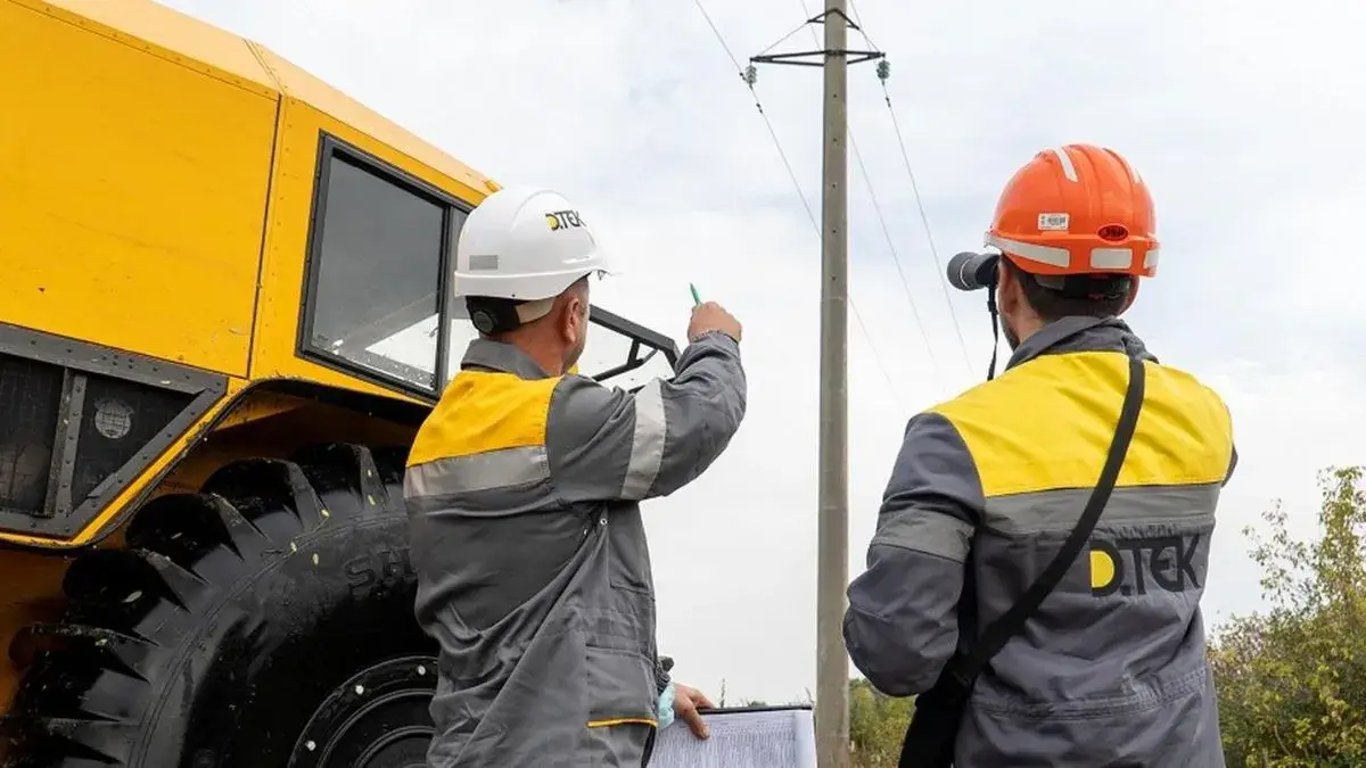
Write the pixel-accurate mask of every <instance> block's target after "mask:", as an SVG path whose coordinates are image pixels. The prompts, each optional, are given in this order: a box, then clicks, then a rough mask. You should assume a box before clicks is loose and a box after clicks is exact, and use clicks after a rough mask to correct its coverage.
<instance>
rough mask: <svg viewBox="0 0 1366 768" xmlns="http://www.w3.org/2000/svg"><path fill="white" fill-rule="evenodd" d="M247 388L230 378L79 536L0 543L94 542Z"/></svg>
mask: <svg viewBox="0 0 1366 768" xmlns="http://www.w3.org/2000/svg"><path fill="white" fill-rule="evenodd" d="M246 386H247V381H246V380H245V379H228V385H227V389H226V391H225V392H224V393H223V396H222V397H220V398H219V399H218V402H216V403H214V404H213V405H212V406H210V407H209V409H208V410H207V411H206V412H205V413H204V415H203V416H202V417H201V418H200V420H199V422H198V423H196V424H195V425H194V426H193V427H190V428H189V429H188V430H186V432H185V434H183V435H181V436H180V438H179V439H177V440H176V441H175V442H174V443H171V445H170V446H168V447H167V448H166V450H164V451H162V452H161V455H160V456H158V457H156V459H154V460H153V461H152V463H151V464H150V465H148V467H147V469H146V470H144V471H143V472H142V474H140V475H138V476H137V478H135V479H134V480H133V481H132V482H130V483H129V484H128V486H127V487H125V488H124V489H123V491H122V492H121V493H120V494H119V495H118V496H116V497H115V498H114V500H113V501H111V502H110V503H109V505H108V506H107V507H105V508H104V510H103V511H101V512H100V514H99V515H97V516H96V517H95V518H94V519H93V520H91V521H90V523H89V524H88V525H86V527H85V528H84V529H82V530H81V532H80V533H78V534H76V536H75V537H74V538H72V539H54V538H50V537H45V536H24V535H20V534H14V533H0V542H12V543H15V544H20V545H28V546H34V547H48V548H68V547H79V546H84V545H86V544H89V543H90V542H91V541H94V540H95V539H96V538H99V536H100V534H101V533H102V532H103V531H104V529H105V527H106V526H108V525H109V524H110V523H112V522H113V520H114V518H116V517H118V515H119V513H121V512H122V511H123V510H124V509H125V508H127V506H128V505H129V504H131V503H133V501H134V500H135V499H137V497H138V496H139V495H140V494H141V493H142V492H143V491H144V490H147V488H148V487H149V486H150V485H152V484H153V483H154V481H155V480H156V478H158V477H160V476H161V475H162V473H163V471H165V470H166V469H168V468H169V467H170V466H171V464H173V463H174V462H175V461H176V460H177V458H179V457H180V455H181V454H182V453H184V452H185V451H187V450H188V449H189V448H190V447H191V446H192V445H193V444H194V442H195V441H196V440H197V439H199V437H200V436H202V435H203V434H204V433H205V431H206V430H207V429H208V425H209V424H211V423H212V422H213V420H214V419H216V418H217V417H218V415H219V414H220V413H222V412H223V409H224V408H226V407H227V406H228V404H229V403H231V402H232V400H233V398H234V397H236V396H237V394H238V393H239V392H241V391H242V390H243V389H244V388H245V387H246ZM0 559H3V558H0Z"/></svg>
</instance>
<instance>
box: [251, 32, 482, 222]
mask: <svg viewBox="0 0 1366 768" xmlns="http://www.w3.org/2000/svg"><path fill="white" fill-rule="evenodd" d="M253 47H254V48H255V49H256V50H257V52H258V53H259V55H260V57H261V61H262V62H263V63H264V64H265V65H266V67H267V69H269V70H270V72H271V73H272V74H273V75H274V76H275V80H276V82H277V83H278V85H279V88H280V90H281V92H282V93H284V95H285V96H287V97H289V98H291V99H297V100H299V101H302V102H304V103H306V104H308V105H309V106H310V107H312V108H313V109H315V110H317V111H318V112H321V113H323V114H324V115H327V116H328V117H330V118H331V119H332V121H334V122H336V123H344V124H346V125H347V126H349V127H350V128H351V129H352V130H353V131H355V132H358V133H361V134H364V135H365V136H366V137H368V139H369V140H368V141H366V142H364V143H365V144H380V145H383V146H384V147H385V148H388V149H389V150H392V151H390V152H383V153H381V152H376V154H386V155H390V154H393V152H398V153H402V154H403V155H406V157H405V158H404V159H402V160H395V161H393V162H395V164H396V165H399V166H402V167H403V169H404V170H406V171H408V172H409V173H412V174H413V175H414V176H418V177H421V178H423V179H425V180H426V181H428V182H429V183H431V184H433V185H435V186H438V187H441V188H442V189H444V190H446V191H447V192H449V193H450V194H452V195H454V196H456V197H459V198H462V199H465V200H471V201H473V202H478V201H479V200H481V199H483V197H484V196H485V195H488V194H490V193H492V192H495V191H497V189H498V185H496V184H494V183H493V182H492V181H491V180H490V179H489V178H488V177H486V176H484V175H483V174H481V173H478V172H477V171H475V170H473V169H471V168H470V167H469V166H467V165H465V164H464V163H462V162H460V161H458V160H456V159H455V158H453V157H451V156H450V155H448V154H446V153H445V152H442V151H441V150H440V149H437V148H436V147H434V146H432V145H431V144H428V143H427V142H425V141H423V140H422V139H420V138H418V137H417V136H415V135H413V134H412V133H410V132H409V131H407V130H405V129H404V128H402V127H400V126H398V125H396V124H395V123H393V122H392V121H390V120H388V119H386V118H384V117H382V116H380V115H379V114H378V113H376V112H374V111H373V110H371V109H369V108H368V107H366V106H365V105H363V104H361V103H360V102H358V101H356V100H355V99H352V98H351V97H350V96H347V95H346V94H344V93H342V92H341V91H339V90H337V89H336V88H333V87H332V86H330V85H328V84H327V83H325V82H323V81H322V80H319V79H318V78H316V77H314V76H313V75H311V74H309V73H308V72H305V71H304V70H302V69H300V68H298V67H296V66H295V65H293V64H291V63H290V62H288V61H286V60H284V59H282V58H280V57H279V56H277V55H276V54H275V53H274V52H272V51H270V50H269V49H267V48H264V47H262V46H259V45H256V44H254V43H253ZM329 130H331V129H329ZM353 143H361V142H353ZM366 149H370V150H371V151H375V150H373V149H371V147H369V146H367V147H366ZM386 159H388V158H386ZM434 176H435V177H434Z"/></svg>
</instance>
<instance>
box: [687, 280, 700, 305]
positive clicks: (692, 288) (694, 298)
mask: <svg viewBox="0 0 1366 768" xmlns="http://www.w3.org/2000/svg"><path fill="white" fill-rule="evenodd" d="M688 290H690V291H692V303H693V306H694V307H699V306H701V305H702V297H701V296H698V295H697V286H695V285H693V284H692V283H688Z"/></svg>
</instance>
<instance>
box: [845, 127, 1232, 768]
mask: <svg viewBox="0 0 1366 768" xmlns="http://www.w3.org/2000/svg"><path fill="white" fill-rule="evenodd" d="M987 243H988V244H989V245H990V246H992V247H993V248H994V249H996V251H994V252H990V253H987V254H960V256H959V257H955V259H954V261H953V262H951V264H952V265H953V266H954V267H955V268H956V269H957V270H958V271H956V272H954V273H952V274H951V276H950V277H951V281H952V282H954V283H955V284H956V285H957V286H958V287H960V288H969V289H970V288H980V287H985V288H986V289H987V291H989V292H993V293H992V295H993V296H994V298H995V299H996V300H997V301H998V302H999V313H1000V317H1001V319H1002V320H1003V321H1004V322H1003V326H1004V332H1005V336H1006V338H1007V340H1008V341H1009V342H1010V345H1011V348H1012V349H1013V350H1014V354H1013V356H1012V357H1011V358H1010V361H1009V364H1008V366H1007V369H1006V371H1005V372H1004V373H1003V374H1002V375H1001V376H1000V377H997V378H994V379H992V380H990V381H988V382H986V383H985V384H982V385H979V386H977V387H974V388H972V389H970V390H968V391H967V392H965V393H963V394H962V395H960V396H958V397H956V398H954V399H952V400H950V401H948V402H946V403H944V404H941V405H938V406H936V407H934V408H931V409H929V410H927V411H925V412H923V413H921V414H919V415H917V416H915V417H914V418H912V419H911V421H910V423H909V424H908V426H907V428H906V433H905V438H904V442H903V444H902V447H901V453H900V455H899V456H898V457H897V459H896V462H895V465H894V466H893V469H892V473H891V479H890V481H889V482H888V484H887V487H886V492H885V495H884V497H883V502H882V507H881V510H880V512H879V515H878V521H877V531H876V534H875V535H874V537H873V540H872V543H871V545H870V546H869V548H868V559H867V563H868V564H867V570H866V572H864V573H863V574H862V575H860V576H859V577H858V578H857V579H855V580H854V582H853V583H852V584H851V585H850V587H849V609H848V612H847V614H846V616H845V623H844V636H845V641H846V645H847V647H848V650H849V653H850V655H851V657H852V658H853V661H854V663H855V665H857V667H858V668H859V669H860V670H862V671H863V673H864V674H865V675H867V677H868V679H869V681H870V682H871V683H872V684H873V685H874V686H875V687H877V688H878V689H880V690H882V691H884V692H886V693H888V694H891V695H894V696H909V695H914V694H920V698H919V699H917V701H916V713H915V718H916V720H917V725H913V726H912V731H911V734H910V735H909V737H908V739H907V742H906V750H905V751H904V752H903V756H902V761H901V766H902V767H903V768H908V767H909V766H931V765H947V764H948V762H947V761H948V760H952V761H953V764H954V765H956V766H958V767H959V768H968V767H975V766H1016V765H1019V766H1023V765H1031V766H1034V765H1037V766H1045V765H1046V766H1076V767H1077V768H1099V767H1100V766H1112V767H1118V766H1125V767H1128V768H1138V767H1139V766H1142V767H1144V768H1154V767H1159V768H1164V767H1166V766H1171V767H1172V768H1208V767H1209V766H1222V765H1223V764H1224V760H1223V756H1222V750H1221V747H1220V740H1219V724H1218V713H1217V710H1216V703H1215V691H1214V681H1213V680H1212V679H1211V677H1210V670H1209V666H1208V664H1207V662H1206V657H1205V636H1204V629H1203V624H1202V620H1201V612H1200V598H1201V595H1202V594H1203V590H1204V586H1205V582H1206V575H1207V572H1208V565H1209V552H1210V537H1211V535H1212V533H1213V530H1214V514H1215V505H1216V503H1217V501H1218V498H1219V492H1220V489H1221V487H1222V486H1223V484H1224V482H1225V481H1226V480H1227V479H1228V477H1229V475H1230V473H1231V472H1232V470H1233V465H1234V463H1235V457H1236V454H1235V452H1234V448H1233V437H1232V426H1231V420H1230V416H1229V412H1228V409H1227V408H1226V407H1225V405H1224V403H1223V401H1222V400H1221V399H1220V397H1219V396H1218V395H1217V394H1216V393H1215V392H1213V391H1212V390H1210V389H1209V388H1207V387H1206V386H1204V385H1203V384H1201V383H1200V382H1199V381H1197V380H1196V379H1195V377H1193V376H1191V375H1190V374H1189V373H1186V372H1184V371H1181V370H1179V369H1177V368H1174V367H1171V366H1168V365H1161V364H1159V363H1158V362H1157V360H1156V358H1155V357H1154V356H1153V355H1152V354H1150V353H1149V352H1148V351H1147V349H1146V348H1145V346H1144V344H1143V342H1142V341H1141V340H1140V339H1139V338H1138V336H1136V335H1135V334H1134V333H1133V331H1132V330H1130V328H1129V327H1128V325H1126V324H1125V323H1124V322H1123V321H1122V320H1120V319H1119V318H1118V315H1120V314H1121V313H1123V312H1124V311H1125V310H1126V309H1128V308H1129V306H1130V305H1131V304H1132V303H1133V301H1134V296H1135V294H1136V293H1137V290H1138V282H1139V280H1140V279H1141V278H1147V277H1151V276H1153V275H1154V274H1155V272H1156V267H1157V260H1158V243H1157V239H1156V234H1155V227H1154V218H1153V207H1152V201H1151V199H1150V197H1149V194H1148V190H1147V186H1146V185H1145V184H1144V182H1143V181H1142V179H1141V177H1140V176H1139V174H1138V172H1137V171H1135V170H1134V169H1133V168H1132V167H1131V166H1130V165H1129V164H1128V163H1127V162H1126V161H1125V160H1124V159H1123V158H1121V157H1120V156H1119V155H1118V154H1116V153H1115V152H1113V151H1111V150H1107V149H1102V148H1099V147H1095V146H1090V145H1069V146H1066V147H1059V148H1056V149H1049V150H1045V151H1043V152H1040V153H1039V154H1038V155H1037V156H1036V157H1035V158H1034V159H1033V160H1032V161H1031V162H1030V163H1028V164H1027V165H1025V166H1024V167H1023V168H1021V169H1020V171H1019V172H1018V173H1017V174H1016V175H1015V177H1014V178H1013V179H1011V181H1010V183H1009V184H1008V185H1007V187H1006V189H1005V191H1004V193H1003V194H1002V196H1001V200H1000V202H999V204H998V206H997V210H996V216H995V220H994V221H993V223H992V225H991V227H990V229H989V231H988V234H987ZM989 306H990V307H991V308H992V311H993V316H994V315H995V313H996V309H997V306H998V305H997V304H996V303H989ZM993 319H995V317H993ZM993 367H994V362H993ZM1126 370H1127V371H1128V372H1127V373H1126ZM1135 370H1137V371H1138V374H1137V375H1135V374H1134V373H1133V372H1134V371H1135ZM1145 379H1146V384H1140V385H1139V387H1138V388H1136V389H1135V390H1134V392H1135V393H1136V394H1135V395H1134V397H1133V400H1132V402H1133V403H1135V404H1141V405H1140V406H1139V407H1137V408H1132V409H1130V408H1123V409H1122V408H1121V405H1122V404H1123V403H1125V401H1126V400H1128V399H1129V398H1128V397H1126V390H1127V389H1128V387H1129V384H1130V382H1133V381H1139V382H1143V381H1144V380H1145ZM1121 413H1126V414H1130V415H1131V414H1133V413H1137V420H1136V422H1134V424H1135V425H1136V426H1135V427H1134V431H1133V432H1132V439H1131V440H1130V441H1129V442H1128V445H1127V455H1124V454H1122V453H1120V454H1116V455H1117V456H1121V457H1122V462H1123V463H1122V464H1119V465H1118V466H1119V470H1118V474H1117V475H1116V480H1115V482H1114V483H1113V491H1112V492H1111V493H1110V495H1109V497H1108V503H1106V504H1104V506H1101V507H1097V509H1098V510H1099V517H1098V518H1094V519H1095V520H1096V523H1095V525H1094V528H1092V529H1091V530H1090V532H1089V535H1087V536H1086V538H1084V539H1082V538H1076V539H1074V540H1075V541H1076V542H1078V544H1079V545H1080V547H1079V548H1077V549H1076V554H1075V559H1073V560H1071V561H1070V564H1068V565H1065V566H1063V567H1064V568H1065V571H1058V572H1061V573H1062V575H1061V578H1060V579H1059V580H1057V581H1056V582H1055V583H1054V584H1053V586H1052V587H1051V591H1047V592H1044V594H1046V596H1045V597H1043V599H1042V602H1038V603H1037V607H1036V608H1034V610H1033V611H1032V612H1029V613H1024V612H1021V611H1012V610H1011V609H1012V607H1013V606H1016V605H1029V604H1030V602H1031V601H1030V600H1029V599H1027V598H1025V597H1024V596H1025V595H1026V593H1027V592H1030V591H1032V590H1030V587H1031V585H1033V584H1034V583H1035V582H1036V581H1038V580H1040V579H1042V578H1043V577H1042V576H1041V574H1044V573H1045V572H1046V570H1048V569H1046V566H1049V565H1050V563H1051V562H1052V561H1053V560H1054V558H1055V556H1058V554H1059V553H1060V552H1063V551H1068V550H1070V549H1072V547H1067V546H1066V545H1065V544H1064V542H1065V541H1067V540H1068V539H1069V538H1071V533H1072V531H1073V530H1074V529H1078V530H1081V531H1083V533H1085V528H1084V527H1081V525H1079V521H1080V520H1082V519H1083V510H1084V509H1085V508H1087V507H1088V506H1090V498H1091V496H1092V493H1093V489H1094V488H1095V487H1096V486H1098V485H1101V486H1102V487H1103V486H1104V485H1108V484H1107V483H1101V482H1099V481H1098V478H1100V477H1101V476H1102V466H1103V465H1104V464H1106V463H1107V455H1108V453H1109V452H1110V448H1111V443H1112V440H1115V437H1116V434H1117V432H1119V431H1120V430H1118V429H1117V425H1118V424H1122V423H1125V421H1126V420H1124V419H1121ZM1120 444H1122V441H1121V442H1120ZM1097 503H1099V502H1097ZM1058 562H1059V563H1060V564H1062V563H1067V562H1068V561H1067V557H1066V556H1065V555H1064V556H1062V557H1060V558H1059V560H1058ZM1007 614H1010V615H1012V616H1024V618H1023V619H1022V620H1021V621H1015V620H1014V619H1013V618H1012V619H1010V620H1003V619H1002V617H1003V616H1006V615H1007ZM998 621H1000V622H1003V623H1001V624H998V623H997V622H998ZM1003 624H1015V625H1016V626H1017V627H1018V629H1017V630H1015V631H1010V632H1005V631H1000V632H997V631H994V630H993V628H995V627H1001V626H1003ZM989 636H994V637H1005V638H1007V639H1006V640H1005V641H1004V644H1003V645H996V644H994V643H989V642H988V641H986V640H985V639H984V638H985V637H989ZM978 643H987V645H991V646H994V647H997V648H999V650H997V651H995V653H994V655H992V656H989V658H988V660H987V661H986V663H985V665H984V666H982V665H980V664H978V663H977V662H976V661H974V659H976V658H980V656H981V651H980V649H979V646H978ZM974 667H976V668H979V669H980V673H976V674H975V677H974V676H973V675H972V674H969V672H970V671H971V670H972V669H973V668H974ZM963 689H966V690H963ZM955 690H959V691H963V692H962V695H958V694H955V693H954V691H955ZM946 707H954V709H955V710H956V711H952V712H948V711H941V709H942V708H946ZM922 718H924V720H922ZM926 723H930V724H933V726H934V727H933V728H925V727H921V726H923V725H924V724H926Z"/></svg>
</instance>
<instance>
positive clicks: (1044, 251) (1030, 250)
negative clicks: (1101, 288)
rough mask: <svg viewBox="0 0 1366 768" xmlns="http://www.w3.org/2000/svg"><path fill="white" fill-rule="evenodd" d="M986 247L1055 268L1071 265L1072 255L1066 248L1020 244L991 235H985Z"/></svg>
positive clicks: (1017, 241)
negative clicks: (993, 247) (989, 246)
mask: <svg viewBox="0 0 1366 768" xmlns="http://www.w3.org/2000/svg"><path fill="white" fill-rule="evenodd" d="M987 245H991V246H995V247H997V248H1000V249H1001V250H1002V251H1004V252H1005V253H1009V254H1011V255H1012V256H1019V257H1020V258H1022V259H1029V260H1030V261H1037V262H1040V263H1042V264H1052V265H1053V266H1055V267H1062V268H1064V269H1066V268H1067V267H1068V266H1070V265H1071V263H1072V255H1071V254H1070V253H1068V251H1067V249H1066V248H1055V247H1053V246H1051V245H1034V244H1033V243H1022V242H1020V241H1019V240H1011V239H1009V238H1005V237H999V236H997V235H993V234H987Z"/></svg>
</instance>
